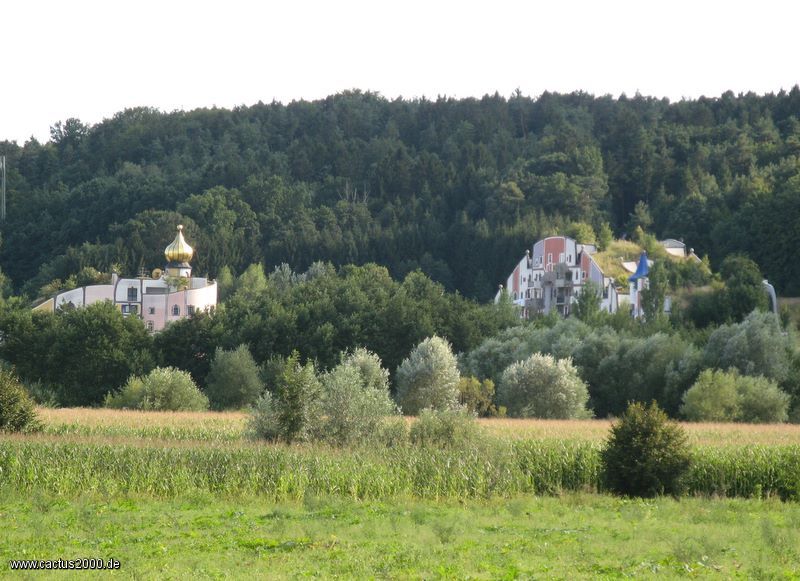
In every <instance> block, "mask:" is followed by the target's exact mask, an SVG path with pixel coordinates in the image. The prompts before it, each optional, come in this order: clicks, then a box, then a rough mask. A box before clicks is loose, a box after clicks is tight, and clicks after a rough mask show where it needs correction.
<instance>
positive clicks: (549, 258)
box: [547, 252, 553, 264]
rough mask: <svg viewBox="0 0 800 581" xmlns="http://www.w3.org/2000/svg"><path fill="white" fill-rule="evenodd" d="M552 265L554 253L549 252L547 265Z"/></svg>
mask: <svg viewBox="0 0 800 581" xmlns="http://www.w3.org/2000/svg"><path fill="white" fill-rule="evenodd" d="M552 263H553V253H552V252H548V253H547V264H552Z"/></svg>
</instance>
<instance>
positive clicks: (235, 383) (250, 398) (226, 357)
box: [206, 345, 264, 409]
mask: <svg viewBox="0 0 800 581" xmlns="http://www.w3.org/2000/svg"><path fill="white" fill-rule="evenodd" d="M262 391H264V384H263V383H261V378H260V370H259V368H258V365H256V362H255V360H254V359H253V356H252V355H251V354H250V350H249V349H248V348H247V345H239V346H238V347H237V348H236V349H234V350H233V351H225V350H224V349H222V348H221V347H217V351H216V354H215V355H214V360H213V361H212V362H211V369H210V371H209V374H208V378H207V379H206V394H207V395H208V398H209V399H210V400H211V405H212V407H213V408H214V409H227V408H241V407H245V406H249V405H252V404H253V403H254V402H255V401H256V399H258V396H259V395H261V392H262Z"/></svg>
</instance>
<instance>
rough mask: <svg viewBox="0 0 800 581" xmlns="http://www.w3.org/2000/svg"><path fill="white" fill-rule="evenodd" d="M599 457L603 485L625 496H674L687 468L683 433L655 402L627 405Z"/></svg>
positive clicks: (686, 446) (681, 485)
mask: <svg viewBox="0 0 800 581" xmlns="http://www.w3.org/2000/svg"><path fill="white" fill-rule="evenodd" d="M601 458H602V463H603V481H604V483H605V486H606V487H607V488H608V489H609V490H610V491H612V492H614V493H616V494H622V495H626V496H645V497H650V496H655V495H658V494H673V495H677V494H678V493H680V492H681V490H682V489H683V486H684V483H683V480H684V477H685V475H686V474H687V472H688V470H689V465H690V456H689V445H688V443H687V438H686V433H685V432H684V431H683V428H681V427H680V426H679V425H678V424H675V423H672V422H670V421H669V419H668V418H667V414H665V413H664V412H663V411H661V410H660V409H659V408H658V405H656V403H655V402H653V403H651V404H650V405H649V406H646V405H644V404H641V403H632V404H630V405H629V406H628V409H627V410H626V411H625V413H624V414H623V415H622V417H621V418H620V420H619V421H618V422H616V423H615V424H614V425H613V426H611V433H610V435H609V438H608V440H607V442H606V445H605V447H604V448H603V450H602V452H601Z"/></svg>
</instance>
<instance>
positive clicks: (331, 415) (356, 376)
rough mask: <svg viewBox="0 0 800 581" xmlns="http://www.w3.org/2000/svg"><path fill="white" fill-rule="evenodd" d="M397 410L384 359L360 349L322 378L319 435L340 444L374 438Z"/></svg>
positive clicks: (343, 359) (345, 355)
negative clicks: (386, 419) (383, 364)
mask: <svg viewBox="0 0 800 581" xmlns="http://www.w3.org/2000/svg"><path fill="white" fill-rule="evenodd" d="M396 413H397V407H396V406H395V405H394V402H393V401H392V398H391V397H390V396H389V373H388V371H386V370H385V369H383V368H382V367H381V360H380V358H379V357H378V356H377V355H375V354H374V353H370V352H369V351H367V350H366V349H356V350H355V351H354V352H353V353H350V354H344V356H343V358H342V362H341V363H340V364H339V365H337V366H336V367H335V368H333V369H332V370H331V371H330V372H328V373H326V374H325V375H324V376H323V377H322V396H321V398H320V414H319V417H318V426H316V427H315V429H316V431H317V434H316V435H317V436H318V437H320V438H321V439H325V440H329V441H331V442H333V443H335V444H339V445H344V444H349V443H353V442H356V441H363V440H365V439H368V438H369V439H372V438H375V437H376V434H377V433H378V431H379V429H380V427H381V424H382V422H383V420H384V418H385V417H386V416H389V415H392V414H396Z"/></svg>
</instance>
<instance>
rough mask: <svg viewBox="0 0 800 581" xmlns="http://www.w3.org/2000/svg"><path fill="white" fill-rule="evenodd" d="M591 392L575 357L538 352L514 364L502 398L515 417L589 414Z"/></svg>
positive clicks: (504, 378) (503, 381)
mask: <svg viewBox="0 0 800 581" xmlns="http://www.w3.org/2000/svg"><path fill="white" fill-rule="evenodd" d="M588 399H589V391H588V390H587V388H586V384H585V383H584V382H583V380H582V379H581V378H580V377H579V376H578V371H577V370H576V369H575V367H574V366H573V365H572V360H571V359H555V358H554V357H553V356H551V355H542V354H541V353H534V354H533V355H531V356H530V357H529V358H528V359H526V360H525V361H520V362H519V363H514V364H512V365H510V366H509V367H508V368H507V369H506V370H505V371H504V372H503V376H502V379H501V381H500V390H499V392H498V401H499V403H500V404H502V405H504V406H506V408H507V410H508V414H509V415H510V416H512V417H522V418H583V417H589V415H590V414H589V412H588V410H587V409H586V402H587V401H588Z"/></svg>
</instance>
